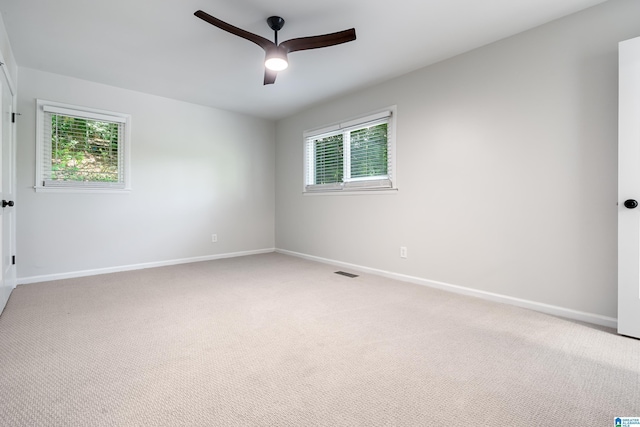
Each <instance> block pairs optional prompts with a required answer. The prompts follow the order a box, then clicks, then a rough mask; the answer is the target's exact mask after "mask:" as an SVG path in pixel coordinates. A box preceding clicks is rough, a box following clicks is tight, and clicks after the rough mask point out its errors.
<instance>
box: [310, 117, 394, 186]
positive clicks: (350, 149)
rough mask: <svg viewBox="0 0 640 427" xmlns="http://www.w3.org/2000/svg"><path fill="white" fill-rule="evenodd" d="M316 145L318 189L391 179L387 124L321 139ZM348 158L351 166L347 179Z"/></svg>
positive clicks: (315, 172)
mask: <svg viewBox="0 0 640 427" xmlns="http://www.w3.org/2000/svg"><path fill="white" fill-rule="evenodd" d="M312 143H313V147H314V157H313V159H314V165H313V166H314V169H313V170H314V184H316V185H318V184H332V183H340V182H343V181H346V180H349V179H358V178H369V177H386V176H387V155H388V153H387V123H381V124H377V125H374V126H369V127H365V128H360V129H356V130H352V131H346V132H344V133H338V134H334V135H330V136H325V137H322V138H317V139H314V140H313V141H312ZM345 145H347V147H345ZM346 157H348V161H349V164H350V169H349V171H348V176H347V177H345V176H344V173H345V165H344V162H345V161H347V158H346ZM345 178H346V179H345Z"/></svg>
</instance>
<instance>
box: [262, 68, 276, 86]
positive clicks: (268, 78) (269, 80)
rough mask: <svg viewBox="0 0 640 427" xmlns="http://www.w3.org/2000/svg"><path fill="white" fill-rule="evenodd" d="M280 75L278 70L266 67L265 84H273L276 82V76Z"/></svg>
mask: <svg viewBox="0 0 640 427" xmlns="http://www.w3.org/2000/svg"><path fill="white" fill-rule="evenodd" d="M277 76H278V72H277V71H273V70H270V69H268V68H265V69H264V84H265V85H272V84H274V83H275V82H276V77H277Z"/></svg>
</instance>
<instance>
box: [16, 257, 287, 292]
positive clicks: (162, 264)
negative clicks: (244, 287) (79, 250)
mask: <svg viewBox="0 0 640 427" xmlns="http://www.w3.org/2000/svg"><path fill="white" fill-rule="evenodd" d="M274 251H275V249H274V248H268V249H257V250H252V251H242V252H231V253H227V254H217V255H205V256H199V257H193V258H181V259H172V260H168V261H157V262H146V263H142V264H131V265H122V266H118V267H107V268H97V269H94V270H82V271H72V272H69V273H57V274H45V275H42V276H31V277H19V278H18V280H17V283H18V285H26V284H29V283H39V282H50V281H52V280H61V279H72V278H75V277H86V276H96V275H98V274H107V273H118V272H121V271H131V270H142V269H145V268H154V267H165V266H168V265H177V264H188V263H191V262H201V261H212V260H215V259H223V258H234V257H239V256H247V255H258V254H266V253H271V252H274Z"/></svg>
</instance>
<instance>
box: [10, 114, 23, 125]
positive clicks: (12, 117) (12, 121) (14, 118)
mask: <svg viewBox="0 0 640 427" xmlns="http://www.w3.org/2000/svg"><path fill="white" fill-rule="evenodd" d="M21 115H22V114H20V113H11V123H15V122H16V116H21Z"/></svg>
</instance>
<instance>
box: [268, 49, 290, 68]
mask: <svg viewBox="0 0 640 427" xmlns="http://www.w3.org/2000/svg"><path fill="white" fill-rule="evenodd" d="M264 66H265V67H267V68H268V69H270V70H273V71H282V70H286V69H287V67H288V66H289V62H288V61H287V55H286V54H285V53H284V52H281V51H280V50H275V51H273V52H269V53H267V57H266V58H265V60H264Z"/></svg>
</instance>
